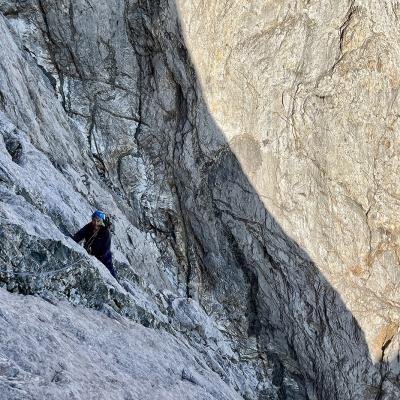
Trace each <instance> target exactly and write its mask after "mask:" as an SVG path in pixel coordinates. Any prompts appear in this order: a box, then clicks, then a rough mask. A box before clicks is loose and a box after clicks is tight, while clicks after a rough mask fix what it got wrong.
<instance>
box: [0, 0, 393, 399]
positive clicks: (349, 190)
mask: <svg viewBox="0 0 400 400" xmlns="http://www.w3.org/2000/svg"><path fill="white" fill-rule="evenodd" d="M253 3H254V4H253ZM374 7H375V6H374V3H373V2H371V3H370V4H369V5H368V7H367V6H362V5H358V4H356V3H355V2H352V3H350V4H346V3H345V2H341V3H339V5H337V6H335V7H334V6H333V5H330V4H328V3H326V4H325V3H323V4H319V3H318V4H317V3H315V4H314V2H307V4H303V3H301V2H289V1H288V2H283V3H279V4H278V3H275V2H273V1H271V2H266V3H265V2H262V3H261V2H260V3H257V2H250V3H246V4H244V5H243V4H241V3H234V2H231V3H226V2H225V3H217V2H195V1H187V2H177V4H175V2H174V1H172V0H171V1H167V0H159V1H152V2H146V1H133V0H126V1H122V0H115V1H113V2H107V3H104V2H103V3H94V2H90V1H58V2H51V1H47V0H39V1H33V0H32V1H24V2H13V1H1V2H0V10H1V11H2V13H3V15H4V16H5V18H6V19H7V21H5V19H4V20H3V19H2V24H3V25H2V26H3V31H4V32H6V30H7V29H10V30H11V31H13V32H14V34H15V35H16V36H19V38H20V40H21V42H20V44H19V46H20V50H21V51H22V50H23V54H24V60H22V59H21V58H19V59H17V58H14V59H12V58H10V59H11V61H10V63H9V64H8V65H9V69H8V70H7V69H3V75H2V77H3V78H2V79H1V80H0V83H1V86H0V93H1V96H0V100H1V102H0V104H1V109H2V111H3V112H4V113H5V114H6V115H7V116H8V118H9V119H10V120H11V121H12V123H13V124H15V126H16V127H17V128H19V129H21V130H22V131H24V132H26V133H27V135H28V136H29V138H30V140H31V141H32V143H33V144H34V145H35V146H36V147H37V148H38V149H39V150H41V151H42V152H45V153H46V154H48V155H49V156H51V157H52V160H53V164H55V165H59V166H60V165H61V167H63V168H64V169H63V168H59V169H61V173H62V174H63V175H64V176H67V177H68V179H69V181H71V179H72V178H71V177H72V176H74V185H73V189H72V190H75V191H76V190H77V187H82V186H85V185H83V178H82V174H83V173H84V174H86V178H85V179H86V180H90V181H91V182H92V185H95V184H94V182H96V185H98V186H95V187H96V190H95V191H90V190H88V189H86V190H85V191H84V192H83V197H84V198H85V199H86V200H84V201H88V203H85V208H86V209H87V210H89V209H90V207H89V205H91V206H93V205H96V206H97V204H99V201H100V200H99V194H100V197H101V200H102V202H103V204H106V205H107V207H108V208H109V209H111V210H112V211H113V210H118V212H117V214H118V217H119V218H120V220H119V222H120V224H119V225H117V228H118V230H117V233H116V239H115V247H116V249H117V250H118V251H119V252H121V254H123V255H124V256H125V262H127V263H128V264H130V265H131V267H132V268H133V269H134V270H135V271H137V272H139V273H140V275H141V276H142V277H144V279H145V280H146V281H147V283H151V284H153V285H154V286H155V287H158V288H160V289H163V288H165V287H168V289H170V290H171V291H172V292H174V293H175V294H180V295H184V296H187V297H192V298H193V299H195V300H196V301H198V302H199V303H200V304H201V305H202V307H203V309H204V310H205V311H206V313H207V314H208V316H209V317H210V318H212V319H213V320H214V321H215V322H216V323H217V325H218V328H219V330H220V332H221V333H222V335H223V336H224V338H225V340H226V341H227V343H229V346H231V347H232V350H233V352H232V353H223V352H222V353H221V354H220V357H221V358H224V359H223V360H220V365H230V366H231V367H230V368H232V365H233V366H235V365H237V366H238V370H239V373H237V370H236V372H235V374H233V373H231V375H230V372H229V371H234V370H235V369H234V368H232V369H229V368H227V369H226V370H225V371H224V370H220V371H219V373H220V374H221V376H222V377H223V378H224V380H225V381H226V382H227V383H228V384H230V385H232V386H234V387H235V388H236V389H237V390H239V391H240V393H241V395H242V396H243V397H244V398H248V399H374V398H382V399H383V398H388V399H389V398H396V396H397V394H396V393H397V383H396V381H395V378H396V374H395V373H396V365H395V364H394V363H392V364H390V361H391V360H390V359H387V357H388V356H387V355H388V351H389V350H390V351H391V352H392V353H391V354H394V353H393V352H394V351H395V348H394V347H393V343H394V341H393V340H392V339H393V337H394V336H395V335H396V334H397V319H396V310H397V303H396V298H395V297H393V296H394V295H393V296H392V294H393V290H395V287H396V286H395V276H396V265H397V263H396V257H395V254H396V252H395V249H396V247H395V236H393V235H392V236H390V235H389V233H390V232H392V231H390V230H388V231H387V232H386V231H385V232H386V233H382V232H383V231H382V229H383V228H382V229H381V228H379V226H380V225H379V223H378V221H380V220H381V219H380V218H381V217H380V216H379V215H381V216H382V215H383V214H379V212H381V213H382V212H383V211H379V210H383V209H385V210H386V211H385V213H386V214H384V215H386V217H385V218H386V221H389V220H390V219H391V218H392V220H391V222H390V223H393V224H394V222H395V217H394V216H395V211H396V209H395V206H396V202H395V201H394V200H389V199H388V200H387V203H386V204H388V206H387V207H383V208H382V204H384V203H382V202H381V201H378V200H377V199H379V198H380V197H379V196H389V197H390V196H391V195H389V194H388V191H387V190H386V189H384V187H383V184H381V183H379V182H381V181H382V179H380V178H379V176H380V175H378V174H379V173H383V172H382V168H383V167H382V166H383V165H385V163H389V161H382V160H386V159H387V160H389V159H390V157H389V153H390V154H392V155H393V157H394V155H395V152H394V153H393V151H394V150H390V149H393V147H392V146H395V142H393V143H392V142H390V144H388V145H384V146H386V147H382V146H381V144H383V143H384V140H385V138H386V136H390V137H391V138H392V140H394V139H393V137H394V136H393V135H395V132H396V129H395V125H393V126H392V128H391V129H392V130H390V129H389V127H388V125H385V124H386V122H385V123H384V121H389V119H390V118H392V119H391V121H392V122H393V124H394V123H395V122H394V121H395V118H394V117H395V107H396V106H395V101H396V93H397V92H395V91H393V90H395V83H394V82H395V77H394V76H392V75H393V74H394V75H395V71H396V67H395V65H396V64H395V61H394V57H395V54H397V53H396V52H395V51H394V50H393V51H392V50H391V49H392V47H393V46H396V45H395V44H393V43H389V42H390V41H388V43H387V44H385V43H386V42H385V35H384V34H381V35H380V34H379V29H378V27H381V29H383V26H385V24H386V25H387V24H389V23H392V24H394V21H395V16H392V13H390V12H389V11H388V10H389V9H388V8H385V11H384V12H383V11H380V10H379V9H378V8H377V7H375V8H374ZM177 10H179V15H178V11H177ZM393 10H394V11H393V15H395V11H396V10H397V8H396V7H394V8H393ZM386 12H387V13H388V14H387V15H388V18H389V19H388V20H387V21H386V23H384V22H385V21H384V20H383V19H382V18H385V15H386V14H385V13H386ZM390 18H392V20H391V19H390ZM365 21H372V22H370V24H368V23H366V22H365ZM377 21H378V22H379V23H378V22H377ZM373 22H376V23H375V25H374V24H373ZM371 25H373V26H374V27H375V28H374V29H375V31H376V32H375V31H374V34H371V38H370V39H369V40H367V39H368V34H367V33H368V32H369V30H368V29H372V27H371ZM6 27H7V28H6ZM353 27H354V28H353ZM181 29H182V31H183V33H182V32H181ZM377 29H378V30H377ZM385 29H388V28H385ZM9 35H10V34H9ZM363 35H364V36H363ZM3 37H4V36H3ZM10 40H11V39H10ZM376 41H378V42H379V41H381V42H379V43H381V44H380V45H379V46H378V44H377V43H376ZM383 44H385V45H383ZM385 48H386V49H387V51H386V53H385V52H384V51H383V50H382V49H385ZM187 49H189V52H188V50H187ZM377 49H379V52H382V54H381V53H379V54H381V55H379V57H381V58H382V57H384V55H385V54H386V56H385V57H386V58H385V59H384V60H383V61H382V59H381V61H380V64H379V65H380V67H379V68H380V70H379V69H378V63H377V64H376V65H375V64H373V63H372V64H371V63H370V62H371V60H375V58H374V57H375V56H376V60H378V59H379V57H378V54H377V53H376V52H378V50H377ZM2 50H3V54H7V49H6V46H4V48H3V49H2ZM392 53H393V54H392ZM10 57H11V56H10ZM17 60H19V61H17ZM363 60H364V61H363ZM390 60H392V61H391V62H392V64H390V62H389V61H390ZM17 62H20V63H25V62H26V63H31V64H32V65H34V64H35V63H36V64H37V65H35V68H36V70H37V71H40V76H41V80H43V82H45V83H43V85H47V86H46V89H43V92H44V94H43V96H42V95H40V96H38V95H37V94H36V93H37V91H36V90H35V89H34V86H35V85H37V81H36V80H33V79H31V81H30V82H29V80H28V82H24V83H23V84H21V89H20V90H18V91H15V90H13V89H12V87H13V84H12V83H11V82H10V79H8V80H7V77H10V71H14V68H15V65H16V63H17ZM3 65H4V64H3ZM11 65H12V66H13V67H12V68H10V66H11ZM390 65H392V67H393V68H392V69H391V67H390ZM375 67H376V71H375V69H374V68H375ZM385 67H386V68H387V70H386V69H385ZM32 68H34V67H32ZM16 70H18V68H17V69H16ZM389 70H390V71H391V72H390V73H389ZM369 71H372V72H369ZM374 74H376V75H374ZM22 76H26V74H25V75H24V74H22ZM382 77H384V78H385V79H381V78H382ZM17 79H18V78H17ZM374 79H375V80H374ZM40 82H41V81H40ZM39 86H40V84H39ZM29 87H32V89H31V90H28V91H27V92H26V93H25V92H23V91H24V90H26V88H28V89H29ZM13 93H14V94H15V93H18V98H15V99H14V102H12V101H11V99H12V98H13ZM49 93H52V95H51V96H50V94H49ZM388 93H390V95H389V94H388ZM378 94H380V96H383V97H379V96H378ZM35 95H36V96H38V97H37V98H35ZM45 96H49V98H48V99H46V97H45ZM27 99H29V100H27ZM366 99H371V101H370V102H369V103H368V102H366ZM384 99H386V100H385V101H386V102H387V101H389V100H390V102H391V103H390V104H391V110H392V111H391V112H389V111H388V113H387V114H385V113H384V115H385V118H386V119H385V120H384V121H383V120H382V115H383V114H382V113H380V111H381V110H382V107H383V106H382V104H387V103H385V101H384ZM388 99H389V100H388ZM24 102H27V103H26V105H25V103H24ZM366 103H367V104H370V106H368V107H367V106H366ZM374 107H375V111H371V109H374ZM26 110H31V111H29V112H30V113H31V114H29V113H27V111H26ZM54 118H56V119H57V121H56V122H54ZM387 118H389V119H387ZM393 118H394V119H393ZM60 121H61V122H60ZM368 121H369V122H368ZM55 127H56V129H55ZM60 132H63V133H62V134H61V133H60ZM391 132H392V133H393V134H392V133H391ZM385 135H386V136H385ZM378 136H379V138H378ZM382 140H383V141H382ZM383 149H388V150H387V152H386V150H383ZM380 151H384V154H382V156H380V154H381V153H379V152H380ZM387 157H389V158H387ZM391 159H392V160H393V159H394V158H391ZM379 160H381V162H380V161H379ZM386 165H391V166H392V168H393V170H395V164H394V161H391V162H390V163H389V164H386ZM70 169H72V170H73V169H75V170H78V171H79V173H82V174H81V175H79V174H76V175H73V174H72V172H71V171H69V170H70ZM385 170H386V171H387V169H385ZM67 171H69V172H67ZM379 171H381V172H379ZM392 175H393V176H394V174H392ZM393 179H394V178H392V181H391V180H390V178H388V180H387V181H386V180H383V182H387V184H388V185H389V184H390V182H392V185H393ZM385 185H386V184H385ZM392 194H393V193H392ZM107 196H109V197H107ZM105 199H107V200H105ZM390 199H392V197H390ZM47 201H48V202H50V203H51V200H47ZM79 201H82V200H78V198H76V199H75V200H74V201H73V202H72V203H73V204H79ZM98 206H99V207H100V204H99V205H98ZM389 210H391V211H389ZM42 211H43V212H45V213H46V211H45V210H42ZM81 212H82V215H83V211H81ZM87 212H88V211H87ZM53 214H55V213H53ZM53 214H52V213H51V212H50V215H53ZM82 218H83V217H82ZM382 218H383V217H382ZM76 224H77V221H76V220H75V221H70V223H69V225H68V224H67V226H66V227H65V229H66V230H68V229H67V228H69V229H72V227H76ZM374 224H375V225H374ZM382 226H383V225H382ZM385 226H386V225H385ZM393 226H395V224H394V225H393ZM386 228H387V226H386ZM393 229H394V228H393ZM388 232H389V233H388ZM392 233H393V232H392ZM381 235H384V236H381ZM385 235H386V236H385ZM387 235H389V236H390V238H389V236H387ZM383 237H384V238H387V239H383ZM385 263H386V264H385ZM383 270H384V271H385V274H383V273H382V272H380V271H383ZM386 276H387V279H386V278H385V277H386ZM390 285H394V286H393V289H392V291H390V290H389V289H390V287H392V286H390ZM388 288H389V289H388ZM379 290H381V291H382V293H380V291H379ZM388 290H389V291H388ZM342 299H343V300H344V301H343V300H342ZM371 310H372V311H371ZM378 310H379V311H378ZM382 310H383V311H382ZM353 315H354V316H355V317H356V319H355V318H354V317H353ZM357 321H358V322H357ZM358 324H360V325H361V328H362V329H360V327H359V325H358ZM219 343H220V342H219ZM368 346H369V347H368ZM370 352H371V354H372V356H371V355H370ZM385 357H386V358H385ZM371 358H372V359H371ZM383 358H384V359H383ZM373 361H375V362H377V363H376V364H375V365H374V363H373ZM380 361H382V363H381V362H380ZM217 364H218V363H217ZM213 368H214V370H218V367H217V366H213ZM227 371H228V372H227ZM238 376H241V377H242V378H238ZM385 396H386V397H385Z"/></svg>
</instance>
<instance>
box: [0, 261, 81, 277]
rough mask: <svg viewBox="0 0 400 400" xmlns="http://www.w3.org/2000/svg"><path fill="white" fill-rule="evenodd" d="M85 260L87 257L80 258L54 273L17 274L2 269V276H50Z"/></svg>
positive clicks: (53, 271)
mask: <svg viewBox="0 0 400 400" xmlns="http://www.w3.org/2000/svg"><path fill="white" fill-rule="evenodd" d="M84 259H86V257H81V258H79V259H78V260H76V261H74V262H72V263H69V264H67V265H64V267H62V268H59V269H54V270H52V271H44V272H36V273H35V272H16V271H9V270H6V269H0V274H8V275H14V276H35V277H38V276H48V275H53V274H57V273H58V272H61V271H65V270H67V269H68V268H71V267H73V266H74V265H76V264H78V263H79V262H81V261H82V260H84ZM20 263H21V262H20ZM20 263H19V264H20ZM19 264H18V265H19Z"/></svg>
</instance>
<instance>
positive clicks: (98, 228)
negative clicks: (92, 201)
mask: <svg viewBox="0 0 400 400" xmlns="http://www.w3.org/2000/svg"><path fill="white" fill-rule="evenodd" d="M106 221H107V218H106V214H105V213H104V212H102V211H99V210H96V211H95V212H94V213H93V214H92V221H91V222H89V223H88V224H87V225H85V226H84V227H83V228H82V229H80V230H79V231H78V232H77V233H75V235H74V236H73V237H72V239H73V240H75V242H77V243H79V242H81V241H82V240H83V239H84V240H85V242H84V244H83V247H84V248H85V249H86V251H87V252H88V253H89V254H91V255H93V256H95V257H96V258H97V259H98V260H99V261H101V262H102V263H103V264H104V265H105V266H106V267H107V269H108V270H109V271H110V273H111V275H112V276H113V277H114V278H117V275H116V273H115V270H114V267H113V264H112V253H111V233H110V232H109V229H108V224H107V225H106Z"/></svg>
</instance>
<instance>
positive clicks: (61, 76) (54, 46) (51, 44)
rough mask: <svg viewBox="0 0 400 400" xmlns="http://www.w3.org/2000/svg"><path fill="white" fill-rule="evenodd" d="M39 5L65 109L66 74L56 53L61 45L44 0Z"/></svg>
mask: <svg viewBox="0 0 400 400" xmlns="http://www.w3.org/2000/svg"><path fill="white" fill-rule="evenodd" d="M38 6H39V10H40V13H41V15H42V18H43V22H44V25H45V31H44V34H45V42H46V45H47V50H48V52H49V55H50V59H51V62H52V64H53V66H54V68H55V69H56V72H57V75H58V79H59V81H60V87H59V93H60V95H61V104H62V106H63V108H64V110H66V102H65V93H64V74H63V72H62V71H61V69H60V67H59V65H58V62H57V60H56V57H55V53H54V49H57V48H58V49H59V48H60V47H59V45H58V44H57V43H56V41H55V40H53V38H52V36H51V33H50V32H51V30H50V26H49V21H48V17H47V14H46V9H45V6H44V4H43V0H38ZM66 111H67V110H66Z"/></svg>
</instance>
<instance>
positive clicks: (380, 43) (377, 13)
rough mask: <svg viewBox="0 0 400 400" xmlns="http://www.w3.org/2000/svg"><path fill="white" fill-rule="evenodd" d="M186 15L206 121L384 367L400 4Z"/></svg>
mask: <svg viewBox="0 0 400 400" xmlns="http://www.w3.org/2000/svg"><path fill="white" fill-rule="evenodd" d="M178 8H179V11H180V16H181V20H182V27H183V31H184V34H185V39H186V44H187V46H188V48H189V52H190V55H191V57H192V60H193V63H194V65H195V68H196V72H197V74H198V78H199V80H200V81H201V85H202V90H203V95H204V98H205V100H206V102H207V105H208V107H209V110H210V113H211V114H212V116H213V118H215V120H216V122H217V124H218V126H219V127H220V129H221V130H222V132H223V133H224V135H225V137H226V139H227V141H228V143H229V145H230V147H231V149H232V150H233V151H234V153H235V155H236V156H237V157H238V159H239V161H240V164H241V166H242V168H243V171H244V173H245V174H246V176H247V177H248V178H249V180H250V181H251V183H252V185H253V186H254V188H255V190H256V191H257V193H258V195H259V196H260V198H261V199H262V201H263V203H264V205H265V207H266V208H267V209H268V210H269V211H270V212H271V213H272V214H273V215H274V217H275V218H276V219H277V221H278V222H279V224H281V225H282V226H283V228H284V230H285V232H286V234H288V235H289V236H290V237H292V238H293V239H295V240H296V241H297V243H299V244H300V245H301V246H302V247H303V249H304V250H306V251H307V253H308V254H309V255H310V257H311V259H312V260H313V261H314V262H315V264H316V265H317V267H318V269H319V270H320V271H321V272H322V273H323V274H324V276H325V277H326V278H327V279H328V281H329V282H330V283H331V284H332V285H333V286H334V287H335V288H336V289H337V290H338V291H339V293H340V294H341V296H342V298H343V300H344V302H345V304H346V305H347V307H348V308H349V309H350V311H351V312H352V313H353V314H354V316H355V317H356V318H357V321H358V322H359V323H360V325H361V328H362V330H363V332H364V334H365V336H366V339H367V342H368V345H369V348H370V352H371V356H372V357H373V359H374V360H375V361H376V360H378V359H379V358H380V357H381V355H382V346H383V345H384V344H385V343H388V341H390V340H391V339H392V338H393V337H394V336H396V335H397V332H398V327H399V315H400V314H399V306H400V297H399V296H400V292H399V290H398V282H399V278H400V275H399V271H400V265H399V243H400V235H399V234H400V230H399V226H400V203H399V183H400V181H399V177H398V176H399V174H398V172H399V168H400V163H399V157H398V154H399V150H398V149H399V144H400V142H399V133H400V129H399V122H398V117H399V116H398V108H399V97H398V92H399V83H400V68H399V61H400V43H399V41H398V40H397V39H398V35H399V25H398V22H399V15H400V14H399V3H398V2H396V1H369V2H365V1H357V0H353V1H338V2H335V3H332V2H329V1H322V2H320V1H273V0H271V1H257V0H252V1H248V2H242V3H235V4H234V2H221V1H196V0H193V1H178ZM393 351H394V350H393ZM395 351H397V350H395ZM394 355H395V353H393V354H392V356H394Z"/></svg>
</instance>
